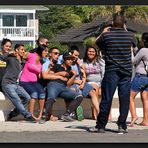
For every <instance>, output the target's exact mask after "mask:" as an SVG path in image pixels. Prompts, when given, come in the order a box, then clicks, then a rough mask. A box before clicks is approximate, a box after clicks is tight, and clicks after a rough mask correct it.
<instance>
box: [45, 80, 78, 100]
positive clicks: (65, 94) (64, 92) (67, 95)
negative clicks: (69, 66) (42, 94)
mask: <svg viewBox="0 0 148 148" xmlns="http://www.w3.org/2000/svg"><path fill="white" fill-rule="evenodd" d="M77 96H80V94H79V93H77V92H74V91H72V90H71V89H70V88H68V87H67V86H66V85H64V84H61V83H58V82H49V83H48V84H47V99H53V100H56V98H57V97H61V98H64V99H65V100H73V99H76V97H77Z"/></svg>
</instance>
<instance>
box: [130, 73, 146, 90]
mask: <svg viewBox="0 0 148 148" xmlns="http://www.w3.org/2000/svg"><path fill="white" fill-rule="evenodd" d="M131 90H133V91H135V92H141V91H143V90H145V91H148V77H147V76H146V75H140V74H136V75H135V77H134V78H133V80H132V83H131Z"/></svg>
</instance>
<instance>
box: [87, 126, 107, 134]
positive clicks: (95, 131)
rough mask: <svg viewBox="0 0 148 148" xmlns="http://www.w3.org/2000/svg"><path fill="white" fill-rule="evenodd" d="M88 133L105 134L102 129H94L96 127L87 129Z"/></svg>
mask: <svg viewBox="0 0 148 148" xmlns="http://www.w3.org/2000/svg"><path fill="white" fill-rule="evenodd" d="M88 131H89V132H91V133H105V129H104V128H96V127H91V128H89V129H88Z"/></svg>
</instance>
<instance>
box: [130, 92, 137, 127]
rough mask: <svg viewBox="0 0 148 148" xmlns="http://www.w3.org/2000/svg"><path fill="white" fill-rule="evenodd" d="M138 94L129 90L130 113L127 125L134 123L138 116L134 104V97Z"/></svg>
mask: <svg viewBox="0 0 148 148" xmlns="http://www.w3.org/2000/svg"><path fill="white" fill-rule="evenodd" d="M137 94H138V92H134V91H132V90H131V91H130V106H129V109H130V113H131V118H132V119H131V123H130V125H129V126H133V125H134V123H135V122H136V121H137V120H138V116H137V114H136V104H135V97H136V95H137Z"/></svg>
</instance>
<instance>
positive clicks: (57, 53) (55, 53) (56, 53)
mask: <svg viewBox="0 0 148 148" xmlns="http://www.w3.org/2000/svg"><path fill="white" fill-rule="evenodd" d="M52 53H53V54H54V55H60V53H59V52H52Z"/></svg>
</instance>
